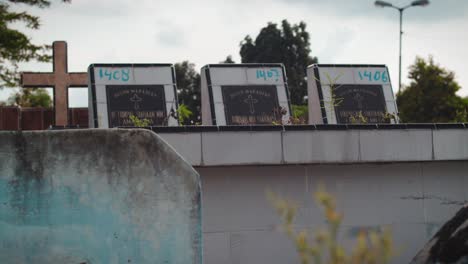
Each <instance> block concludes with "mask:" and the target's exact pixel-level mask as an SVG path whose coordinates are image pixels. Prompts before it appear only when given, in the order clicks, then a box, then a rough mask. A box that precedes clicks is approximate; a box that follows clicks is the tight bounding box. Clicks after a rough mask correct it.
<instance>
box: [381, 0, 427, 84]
mask: <svg viewBox="0 0 468 264" xmlns="http://www.w3.org/2000/svg"><path fill="white" fill-rule="evenodd" d="M374 4H375V6H377V7H391V8H393V9H396V10H398V11H399V12H400V52H399V53H400V57H399V58H400V61H399V76H398V93H400V90H401V39H402V37H403V11H405V10H406V9H408V8H410V7H412V6H427V5H428V4H429V0H416V1H413V2H411V4H409V5H407V6H403V7H398V6H394V5H393V4H391V3H389V2H385V1H380V0H377V1H375V3H374Z"/></svg>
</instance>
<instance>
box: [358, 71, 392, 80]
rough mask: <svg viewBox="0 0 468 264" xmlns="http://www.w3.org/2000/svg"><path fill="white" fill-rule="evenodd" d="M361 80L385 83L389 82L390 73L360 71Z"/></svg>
mask: <svg viewBox="0 0 468 264" xmlns="http://www.w3.org/2000/svg"><path fill="white" fill-rule="evenodd" d="M358 75H359V79H360V80H361V81H362V80H364V79H366V80H369V81H370V82H372V81H375V82H378V81H382V82H384V83H386V82H388V80H389V79H388V73H387V71H385V70H384V71H375V72H372V71H367V70H365V71H364V72H361V71H359V72H358Z"/></svg>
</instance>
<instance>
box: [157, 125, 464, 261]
mask: <svg viewBox="0 0 468 264" xmlns="http://www.w3.org/2000/svg"><path fill="white" fill-rule="evenodd" d="M349 127H353V126H346V127H343V126H336V127H334V126H303V127H293V126H291V127H287V126H285V127H284V128H282V127H279V126H277V127H270V128H268V129H271V130H268V129H265V128H262V127H250V128H249V127H240V128H239V127H233V128H230V127H218V128H216V127H214V128H213V127H206V128H201V129H198V131H189V130H188V131H186V132H176V133H175V132H174V131H172V132H171V133H161V134H160V135H161V137H162V138H164V139H165V140H166V141H167V142H169V144H171V145H172V146H173V147H174V148H175V149H176V150H177V151H178V152H179V153H180V154H181V155H182V156H183V157H184V158H185V159H186V160H187V161H188V162H190V163H191V164H192V165H194V166H196V169H197V171H198V172H199V173H200V175H201V179H202V189H203V234H204V257H205V258H204V259H205V263H206V264H220V263H221V264H222V263H226V264H237V263H243V264H245V263H273V264H275V263H278V264H280V263H281V264H282V263H299V261H298V259H297V257H296V253H295V250H294V247H293V244H292V243H291V242H290V240H289V239H288V238H287V237H286V236H285V235H284V234H282V233H281V232H279V231H278V230H277V229H278V225H279V217H278V216H277V215H276V214H275V212H274V211H273V209H272V206H271V204H269V203H268V202H267V201H266V196H265V191H266V190H267V189H268V188H270V189H271V190H273V191H274V192H276V193H278V194H280V195H283V196H286V197H288V198H291V199H294V200H296V201H298V202H299V205H300V210H299V217H298V219H297V221H296V225H297V228H307V229H311V230H312V229H314V230H316V229H317V228H319V227H322V226H324V218H323V217H322V212H321V211H320V210H319V208H317V207H316V205H315V202H314V201H313V200H312V194H313V192H314V191H315V190H316V188H317V185H318V183H319V182H322V183H324V184H325V185H326V187H327V188H328V190H329V191H331V193H332V194H334V195H335V197H336V198H337V200H338V207H339V209H340V210H341V211H342V212H343V213H344V216H345V219H344V224H343V228H342V229H341V233H340V235H341V239H342V242H343V243H344V244H345V245H350V244H351V242H350V241H351V240H352V239H353V238H354V237H355V235H356V234H357V233H358V231H359V230H360V229H362V228H364V229H379V228H381V227H382V226H388V227H390V228H391V230H392V232H393V236H394V239H395V244H396V246H397V247H398V249H400V255H399V257H397V258H396V259H395V261H394V262H393V263H408V262H409V261H410V260H411V258H412V257H413V256H415V255H416V254H417V252H418V251H419V249H421V248H422V247H423V245H424V244H425V242H427V241H428V240H429V239H430V238H431V236H432V235H433V234H434V233H435V232H436V231H437V229H438V228H439V227H440V226H441V225H442V224H443V223H444V222H445V221H446V220H448V219H449V218H451V217H452V216H453V214H454V213H455V212H456V211H457V210H458V209H459V208H460V207H461V206H462V205H463V204H464V203H465V201H466V200H467V198H468V197H467V196H468V178H467V177H468V161H467V160H468V129H466V128H464V127H465V126H463V125H454V126H453V127H451V126H444V125H441V126H440V128H441V129H438V126H436V125H430V124H425V125H415V126H411V125H406V124H400V125H389V126H388V128H389V129H359V127H360V126H357V129H349ZM363 127H372V126H363ZM401 127H403V129H402V128H401ZM410 127H414V129H412V128H410ZM343 128H344V129H343ZM442 128H449V129H442ZM229 129H232V130H231V131H223V130H229ZM256 129H257V131H254V130H256ZM321 129H326V130H321Z"/></svg>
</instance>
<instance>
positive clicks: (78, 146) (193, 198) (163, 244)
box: [0, 129, 202, 264]
mask: <svg viewBox="0 0 468 264" xmlns="http://www.w3.org/2000/svg"><path fill="white" fill-rule="evenodd" d="M0 146H1V148H0V237H1V238H2V241H1V243H2V244H1V247H0V259H2V261H3V262H5V263H88V264H89V263H197V264H201V263H202V252H201V250H202V247H201V245H202V241H201V240H202V238H201V206H200V199H201V195H200V189H201V188H200V180H199V176H198V174H197V172H196V171H195V170H194V169H193V168H192V167H191V166H190V164H188V163H187V162H185V161H184V160H183V159H182V158H181V157H180V156H179V155H178V154H177V153H176V152H175V151H174V150H173V149H172V148H171V147H170V146H169V145H167V144H166V143H165V142H164V141H163V140H161V139H160V138H159V137H158V136H157V135H156V134H155V133H153V132H151V131H148V130H122V129H112V130H104V129H100V130H94V129H87V130H67V131H42V132H0Z"/></svg>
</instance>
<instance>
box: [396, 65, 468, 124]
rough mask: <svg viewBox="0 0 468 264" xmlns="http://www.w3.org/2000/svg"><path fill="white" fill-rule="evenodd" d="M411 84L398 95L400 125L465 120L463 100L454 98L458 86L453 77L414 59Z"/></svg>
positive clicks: (411, 68)
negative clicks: (403, 123) (404, 123)
mask: <svg viewBox="0 0 468 264" xmlns="http://www.w3.org/2000/svg"><path fill="white" fill-rule="evenodd" d="M409 78H410V79H411V83H410V85H409V86H408V87H405V89H403V90H402V91H401V92H400V93H398V94H397V104H398V109H399V112H400V114H399V117H400V119H401V121H402V122H406V123H408V122H412V123H436V122H457V121H461V120H466V118H467V116H466V114H465V115H464V114H463V113H466V108H467V105H468V104H467V103H466V100H464V99H463V98H460V97H459V96H457V95H456V92H457V91H458V90H460V86H459V85H458V83H457V82H456V81H455V75H454V73H453V72H450V71H448V70H446V69H444V68H442V67H441V66H439V65H437V64H436V63H434V59H433V58H432V57H429V59H428V60H427V61H426V60H424V59H423V58H420V57H417V58H416V61H415V63H414V64H413V65H411V66H410V72H409Z"/></svg>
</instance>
